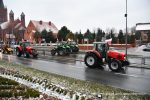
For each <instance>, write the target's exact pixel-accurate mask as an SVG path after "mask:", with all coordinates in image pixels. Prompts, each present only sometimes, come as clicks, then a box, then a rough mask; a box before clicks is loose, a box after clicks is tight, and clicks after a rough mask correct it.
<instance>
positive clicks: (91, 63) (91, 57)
mask: <svg viewBox="0 0 150 100" xmlns="http://www.w3.org/2000/svg"><path fill="white" fill-rule="evenodd" d="M84 62H85V64H86V66H88V67H89V68H96V67H97V66H98V58H97V57H96V55H95V54H92V53H89V54H86V56H85V58H84Z"/></svg>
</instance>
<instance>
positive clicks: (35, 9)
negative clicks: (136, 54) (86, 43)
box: [3, 0, 150, 32]
mask: <svg viewBox="0 0 150 100" xmlns="http://www.w3.org/2000/svg"><path fill="white" fill-rule="evenodd" d="M3 1H4V5H5V6H7V8H8V12H10V10H11V9H12V10H13V11H14V13H15V18H18V17H20V14H21V12H24V13H25V15H26V25H28V23H29V21H30V20H43V21H52V22H53V23H54V24H55V25H56V27H58V29H60V28H61V27H62V26H67V27H68V29H70V30H71V31H73V32H76V31H78V32H79V31H80V30H81V31H82V32H85V31H86V30H87V28H88V29H90V30H91V31H93V30H94V29H96V28H101V29H103V30H106V29H107V28H115V29H117V30H119V29H125V17H124V14H125V0H3ZM143 22H150V0H128V26H129V27H132V26H135V25H136V23H143Z"/></svg>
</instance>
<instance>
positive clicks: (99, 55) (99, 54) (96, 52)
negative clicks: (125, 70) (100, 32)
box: [87, 50, 102, 58]
mask: <svg viewBox="0 0 150 100" xmlns="http://www.w3.org/2000/svg"><path fill="white" fill-rule="evenodd" d="M87 53H94V54H96V55H97V56H98V57H99V58H102V55H101V53H99V52H98V51H96V50H90V51H88V52H87Z"/></svg>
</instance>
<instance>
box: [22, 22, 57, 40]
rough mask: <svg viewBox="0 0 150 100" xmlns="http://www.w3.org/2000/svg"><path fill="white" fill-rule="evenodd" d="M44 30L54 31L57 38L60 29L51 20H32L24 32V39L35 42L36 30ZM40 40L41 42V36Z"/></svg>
mask: <svg viewBox="0 0 150 100" xmlns="http://www.w3.org/2000/svg"><path fill="white" fill-rule="evenodd" d="M43 30H46V31H47V32H50V31H51V32H52V33H53V36H54V37H55V38H57V34H58V29H57V27H56V26H55V25H54V24H53V23H52V22H51V21H49V22H43V21H35V20H31V21H30V22H29V24H28V26H27V28H26V31H25V33H24V39H25V40H28V41H30V42H35V38H34V34H35V32H39V33H40V34H41V32H42V31H43ZM38 40H39V42H40V41H41V40H42V39H41V37H39V39H38Z"/></svg>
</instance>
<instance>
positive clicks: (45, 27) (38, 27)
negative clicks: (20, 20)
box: [31, 20, 58, 33]
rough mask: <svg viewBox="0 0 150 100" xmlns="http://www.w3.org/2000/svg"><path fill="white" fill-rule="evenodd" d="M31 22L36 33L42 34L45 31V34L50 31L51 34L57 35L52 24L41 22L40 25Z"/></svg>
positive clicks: (56, 30) (37, 22)
mask: <svg viewBox="0 0 150 100" xmlns="http://www.w3.org/2000/svg"><path fill="white" fill-rule="evenodd" d="M31 22H32V23H33V24H34V26H35V28H36V30H37V31H38V32H42V31H43V30H46V31H47V32H50V31H52V32H53V33H58V29H57V27H56V26H55V25H54V24H53V23H52V22H43V21H42V24H40V21H35V20H31ZM49 23H51V24H49Z"/></svg>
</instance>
